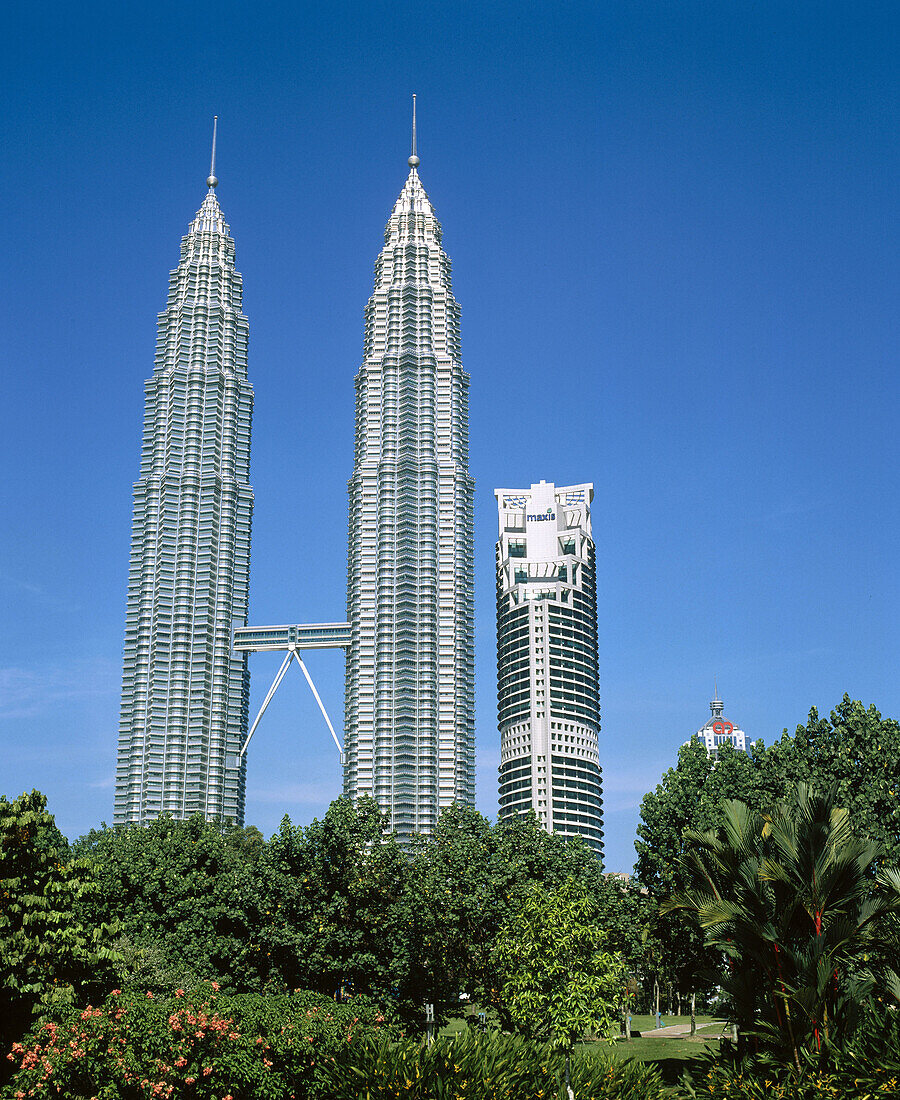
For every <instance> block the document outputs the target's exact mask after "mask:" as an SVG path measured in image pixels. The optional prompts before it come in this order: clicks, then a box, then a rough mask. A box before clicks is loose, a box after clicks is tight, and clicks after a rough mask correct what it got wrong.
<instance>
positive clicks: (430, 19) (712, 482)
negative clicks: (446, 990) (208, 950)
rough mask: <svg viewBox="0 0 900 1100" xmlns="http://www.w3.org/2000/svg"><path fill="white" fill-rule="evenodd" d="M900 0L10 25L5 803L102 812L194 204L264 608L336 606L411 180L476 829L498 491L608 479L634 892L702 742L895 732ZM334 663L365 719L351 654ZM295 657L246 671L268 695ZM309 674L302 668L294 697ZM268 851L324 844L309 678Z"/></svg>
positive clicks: (0, 658)
mask: <svg viewBox="0 0 900 1100" xmlns="http://www.w3.org/2000/svg"><path fill="white" fill-rule="evenodd" d="M898 23H900V18H898V13H897V9H896V6H895V5H894V4H887V3H886V4H875V3H861V4H860V3H855V4H849V3H848V4H837V3H828V2H822V3H818V4H815V5H808V4H799V3H793V4H782V3H767V4H750V3H733V4H731V3H729V4H721V3H712V2H710V3H696V2H691V0H686V2H683V3H678V4H672V3H652V2H645V3H628V2H621V3H610V2H605V0H594V2H592V3H581V2H558V3H541V4H533V3H532V4H529V3H490V2H482V3H456V4H449V3H442V2H440V0H435V2H432V3H429V4H425V3H421V2H420V3H408V2H404V0H400V2H394V3H390V4H386V3H378V2H375V3H367V4H359V3H344V4H316V5H311V4H310V5H307V4H299V5H287V4H283V3H279V2H276V3H271V4H268V5H266V6H264V7H262V8H259V9H255V10H254V9H252V8H251V7H250V6H248V5H236V4H231V3H220V4H218V5H199V4H195V3H192V2H188V3H179V4H174V3H158V4H155V5H153V6H147V5H121V4H100V3H90V2H89V3H87V4H85V5H81V6H78V7H72V6H71V5H61V4H58V3H48V4H43V5H35V6H29V7H25V6H24V5H21V4H20V5H17V6H16V9H15V10H14V11H13V12H12V13H11V14H10V15H8V16H7V19H6V21H5V33H4V42H3V44H2V46H0V51H2V56H0V62H2V64H0V91H2V95H3V103H4V110H3V118H2V123H0V126H2V128H3V131H4V133H3V140H2V142H0V176H2V181H3V187H2V193H3V200H2V202H3V216H2V218H0V257H2V263H3V266H4V272H3V274H4V276H5V277H4V279H3V286H4V292H3V308H2V330H0V337H2V348H3V355H2V362H3V396H4V401H3V409H4V415H3V429H4V430H3V437H2V451H0V461H2V469H3V473H4V476H3V513H2V514H3V518H4V523H3V525H2V535H0V606H2V623H3V630H2V632H0V792H2V793H6V794H7V795H9V796H13V795H16V794H18V793H20V792H21V791H22V790H23V789H26V788H28V789H30V788H31V787H33V786H37V787H38V788H40V789H41V790H43V791H45V792H46V793H47V795H48V796H49V799H50V807H51V809H52V810H53V811H54V812H55V813H56V815H57V820H58V822H59V824H60V827H61V828H62V829H63V831H64V832H65V833H66V834H67V835H69V836H76V835H78V834H80V833H82V832H85V831H86V830H87V829H88V828H90V827H91V826H93V825H96V824H98V823H99V822H100V820H101V819H106V820H109V819H111V816H112V796H113V791H112V777H113V773H114V766H115V739H116V725H117V716H118V691H119V677H120V658H121V648H122V635H123V628H124V608H125V589H126V573H127V561H128V543H129V531H130V520H131V516H130V513H131V485H132V482H133V481H134V479H135V478H136V477H137V472H138V456H139V441H140V431H141V417H142V411H143V382H144V379H145V378H146V377H147V376H148V375H149V374H150V372H151V370H152V363H153V349H154V340H155V323H156V314H157V312H158V311H159V310H161V309H162V308H163V306H164V303H165V293H166V286H167V277H168V272H169V270H170V269H171V268H172V267H174V266H175V264H176V262H177V259H178V246H179V240H180V237H181V235H182V234H183V233H184V232H185V230H186V227H187V224H188V222H189V221H190V219H191V217H192V216H193V214H194V212H195V211H196V209H197V208H198V207H199V205H200V202H201V201H202V198H203V195H204V191H205V188H204V180H205V177H206V174H207V171H208V150H209V138H210V126H211V119H212V115H213V114H218V115H219V158H218V176H219V179H220V181H221V182H220V185H219V189H218V197H219V200H220V202H221V204H222V207H223V209H224V211H225V214H226V216H227V218H228V220H229V222H230V224H231V226H232V232H233V234H234V237H235V239H236V242H237V257H238V267H239V269H240V270H241V271H242V272H243V275H244V286H245V312H246V313H247V315H248V316H249V318H250V326H251V328H250V374H251V378H252V381H253V383H254V386H255V389H256V408H255V416H254V425H253V459H252V482H253V486H254V489H255V493H256V511H255V518H254V531H253V553H252V577H251V607H252V614H251V620H252V621H253V622H256V623H264V622H287V621H303V620H310V621H311V620H327V619H339V618H341V617H342V616H343V612H344V600H345V551H346V522H347V508H346V481H347V478H348V477H349V474H350V470H351V463H352V427H353V377H354V374H355V372H356V370H357V368H358V366H359V362H360V357H361V354H362V334H363V308H364V305H365V302H366V299H367V297H368V295H369V293H370V291H371V287H372V266H373V263H374V260H375V257H376V255H377V253H378V250H379V248H380V245H381V235H382V230H383V227H384V223H385V221H386V220H387V217H388V214H389V212H390V209H391V206H392V204H393V202H394V200H395V198H396V195H397V193H398V192H399V190H400V187H401V186H402V183H403V180H404V178H405V174H406V164H405V161H406V156H407V153H408V148H407V146H408V140H409V139H408V131H409V97H410V94H411V93H412V92H416V93H417V95H418V104H419V138H420V140H419V152H420V156H421V158H422V166H421V176H422V179H423V182H424V184H425V186H426V188H427V189H428V191H429V194H430V196H431V198H432V200H433V202H434V204H435V207H436V209H437V212H438V215H439V217H440V218H441V221H442V223H443V226H444V243H445V246H446V248H447V250H448V253H449V254H450V256H451V258H452V259H453V263H454V279H455V291H456V296H457V298H458V300H459V301H460V303H461V305H462V310H463V359H464V363H465V366H466V368H467V370H468V371H469V373H470V374H471V377H472V404H471V414H472V422H471V464H472V473H473V474H474V476H475V478H476V482H477V495H476V501H477V504H476V586H477V695H478V748H479V802H478V805H479V808H480V809H481V810H483V811H484V812H485V813H487V814H489V815H491V816H494V814H495V811H496V768H497V764H498V758H499V743H498V734H497V732H496V711H495V648H494V607H493V543H494V539H495V535H496V511H495V506H494V500H493V496H492V490H493V489H494V488H495V487H497V486H517V485H528V484H530V483H531V482H532V481H537V480H539V479H540V478H546V479H547V480H554V481H556V482H557V483H558V484H566V483H570V482H581V481H593V482H594V485H595V501H594V512H593V520H594V533H595V539H596V542H597V549H598V582H599V600H600V652H601V658H600V660H601V691H602V706H603V731H602V735H601V762H602V764H603V768H604V773H605V789H606V831H607V853H608V858H607V864H608V866H609V868H610V869H612V870H624V869H628V868H629V867H630V866H631V863H632V862H633V847H632V842H633V836H634V828H635V824H636V821H637V812H638V806H639V803H640V799H641V797H642V795H643V793H644V792H645V791H647V790H649V789H651V788H652V787H653V786H654V785H655V784H656V783H657V782H658V780H659V778H660V775H661V773H662V772H663V770H664V769H665V768H666V767H668V766H669V765H670V764H671V763H672V762H673V760H674V758H675V755H676V752H677V749H678V746H679V745H680V744H681V742H682V741H684V740H685V739H686V738H687V737H688V736H689V735H690V734H691V733H692V732H693V731H694V730H696V729H697V728H698V727H699V726H700V725H701V724H702V723H703V722H704V721H705V719H706V717H707V716H708V713H709V711H708V700H709V699H710V698H711V692H712V688H713V679H714V677H717V678H718V684H719V689H720V693H721V695H722V696H723V698H724V700H725V703H726V707H725V713H726V715H727V716H728V717H729V718H731V719H732V720H733V721H735V722H736V723H738V724H740V725H741V726H742V727H743V728H744V729H745V730H746V731H747V733H748V735H749V736H750V737H752V738H755V737H762V738H763V739H764V740H766V741H771V740H772V739H773V738H775V737H777V736H778V735H779V734H780V732H781V730H782V728H783V727H785V726H788V727H790V728H793V726H794V725H795V724H796V723H797V722H800V721H802V720H804V718H805V715H806V712H807V711H808V709H809V707H810V706H811V705H817V706H818V707H819V708H820V709H822V710H826V711H827V710H828V709H830V708H831V707H832V706H833V705H834V704H835V703H836V702H837V701H838V700H839V699H840V697H841V695H842V694H843V692H844V691H847V692H849V693H850V694H851V695H852V696H853V697H854V698H861V699H863V701H864V702H866V703H870V702H874V703H876V704H877V705H878V706H879V707H880V709H881V710H882V711H883V712H884V713H886V714H889V715H893V716H896V715H898V714H900V683H898V677H897V655H898V621H900V593H898V582H897V568H896V551H895V547H896V544H897V540H898V534H900V531H898V526H900V524H898V510H897V474H896V471H897V467H898V446H897V434H898V433H897V397H898V392H897V391H898V387H897V361H898V354H897V353H898V338H897V327H896V299H897V286H898V278H897V276H898V268H897V255H898V250H897V245H898V241H897V218H896V200H897V182H896V181H897V178H898V159H900V157H898V143H897V138H896V119H897V117H898V107H900V104H898V98H900V96H898V78H897V66H896V53H895V45H896V41H897V32H898V29H900V28H898ZM309 665H310V669H311V671H312V674H313V676H314V678H316V680H317V683H318V684H319V687H320V690H321V692H322V694H323V697H324V698H325V700H326V703H327V705H328V706H329V709H330V710H331V711H332V713H333V715H334V716H335V717H339V716H340V711H341V702H342V694H343V685H342V675H343V663H342V658H341V656H340V654H339V653H321V654H314V655H312V656H311V657H310V661H309ZM276 668H277V659H276V658H275V657H274V656H271V655H269V656H259V657H255V658H253V659H252V662H251V669H252V674H253V701H254V703H256V702H258V700H259V699H260V698H261V696H262V695H263V694H264V693H265V690H266V688H267V686H268V682H269V681H270V680H271V677H272V676H273V675H274V673H275V670H276ZM295 673H296V670H295ZM295 673H292V675H291V676H290V677H289V678H288V679H287V680H286V681H285V684H284V686H283V687H282V689H281V691H280V693H279V695H278V696H277V697H276V700H275V702H274V703H273V705H272V707H271V708H270V711H269V713H268V714H267V716H266V719H265V721H264V724H263V725H262V726H261V727H260V731H259V734H258V735H257V738H256V739H255V741H254V746H253V749H252V754H251V759H250V764H249V771H248V805H247V820H248V823H254V824H257V825H259V826H260V827H261V828H262V829H263V830H264V832H266V833H269V832H271V831H273V830H274V829H275V828H276V827H277V823H278V821H279V820H280V818H281V817H282V815H283V814H284V813H289V814H290V815H291V817H292V819H293V820H294V821H296V822H307V821H309V820H310V819H311V818H312V817H313V816H315V815H321V813H322V812H323V810H324V808H325V807H326V806H327V803H328V802H329V800H330V799H331V798H332V797H335V796H336V795H337V794H338V793H339V788H340V778H339V768H338V761H337V754H336V752H335V749H334V746H333V744H332V742H331V739H330V737H329V735H328V732H327V730H326V729H325V727H324V724H323V723H322V721H321V718H320V717H319V715H318V711H317V710H316V708H315V704H314V702H313V701H312V700H311V698H310V697H309V693H308V691H307V690H306V687H305V684H304V683H303V682H302V678H301V677H300V676H299V675H298V674H295Z"/></svg>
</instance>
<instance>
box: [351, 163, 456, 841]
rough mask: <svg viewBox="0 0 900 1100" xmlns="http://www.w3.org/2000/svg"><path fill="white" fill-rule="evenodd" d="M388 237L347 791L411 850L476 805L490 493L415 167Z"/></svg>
mask: <svg viewBox="0 0 900 1100" xmlns="http://www.w3.org/2000/svg"><path fill="white" fill-rule="evenodd" d="M413 161H414V162H415V163H416V164H417V163H418V161H417V159H416V158H412V160H411V163H413ZM384 240H385V243H384V249H383V250H382V252H381V254H380V256H379V257H378V260H377V262H376V264H375V289H374V293H373V294H372V297H371V298H370V299H369V303H368V306H367V308H366V330H365V352H364V356H365V357H364V361H363V364H362V366H361V368H360V370H359V373H358V375H357V377H356V442H355V460H354V468H353V476H352V477H351V479H350V483H349V496H350V537H349V562H348V587H347V617H348V620H349V622H350V625H351V631H352V639H351V644H350V646H349V648H348V651H347V674H346V694H345V744H344V748H345V769H344V793H345V794H347V795H349V796H350V797H352V798H357V797H359V796H360V795H362V794H366V793H368V794H372V795H374V797H375V798H376V800H377V801H378V803H379V805H380V806H381V807H382V809H384V810H385V811H387V812H389V814H390V819H391V826H392V827H393V828H394V829H395V830H396V831H397V832H398V833H399V834H400V836H401V837H403V836H409V835H410V834H412V833H415V832H423V833H427V832H429V831H430V830H431V828H432V827H433V826H434V824H435V822H436V821H437V817H438V814H439V813H440V810H441V809H442V808H443V807H444V806H447V805H450V804H451V803H452V802H454V801H457V802H462V803H466V804H468V805H472V804H474V799H475V724H474V643H473V578H472V571H473V542H472V528H473V494H474V483H473V480H472V478H471V477H470V476H469V469H468V465H469V408H468V392H469V379H468V375H467V374H466V373H465V371H464V370H463V368H462V364H461V362H460V332H459V306H458V305H457V303H456V301H455V299H454V297H453V291H452V286H451V279H450V260H449V259H448V258H447V256H446V254H445V253H444V251H443V249H442V248H441V227H440V224H439V223H438V220H437V218H436V216H435V212H434V209H433V208H432V205H431V203H430V201H429V199H428V196H427V195H426V193H425V190H424V189H423V187H422V184H421V182H420V180H419V175H418V172H417V170H416V168H415V167H413V168H412V169H411V171H410V173H409V177H408V178H407V180H406V184H405V186H404V187H403V190H402V192H401V194H400V197H399V199H398V200H397V203H396V205H395V206H394V210H393V212H392V214H391V217H390V220H389V221H388V224H387V228H386V230H385V238H384Z"/></svg>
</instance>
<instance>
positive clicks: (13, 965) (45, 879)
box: [0, 791, 117, 1046]
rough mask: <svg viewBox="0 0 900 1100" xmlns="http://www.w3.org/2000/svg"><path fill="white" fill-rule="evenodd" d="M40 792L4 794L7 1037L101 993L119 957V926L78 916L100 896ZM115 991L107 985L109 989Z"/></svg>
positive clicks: (0, 992)
mask: <svg viewBox="0 0 900 1100" xmlns="http://www.w3.org/2000/svg"><path fill="white" fill-rule="evenodd" d="M46 807H47V800H46V798H45V797H44V795H42V794H40V793H39V792H38V791H32V792H31V794H23V795H22V796H21V797H20V798H17V799H15V800H14V801H13V802H8V801H7V800H6V799H5V798H2V797H0V1042H2V1045H3V1046H5V1045H6V1044H7V1043H8V1042H10V1041H11V1040H12V1039H13V1038H16V1037H18V1036H19V1035H21V1034H22V1033H23V1031H24V1030H26V1028H27V1027H28V1026H30V1023H31V1019H32V1017H33V1016H38V1015H40V1014H42V1013H44V1012H47V1011H50V1010H52V1009H54V1008H55V1007H57V1006H59V1005H66V1004H71V1003H73V1002H74V1001H75V1000H76V999H77V998H78V997H79V996H80V995H81V994H82V991H85V990H87V991H90V990H93V991H95V992H96V991H99V990H101V989H103V986H104V982H105V980H106V979H107V977H108V976H109V974H110V971H111V967H112V965H113V964H114V963H115V962H116V960H117V955H116V952H115V951H114V950H113V948H112V947H111V940H112V937H113V935H114V933H115V929H114V928H113V927H111V926H110V925H108V924H106V923H104V922H102V921H84V922H82V920H80V919H79V916H78V910H79V908H80V907H82V906H85V905H89V904H91V903H92V901H93V900H94V898H95V897H96V893H97V887H96V883H95V882H94V880H93V878H92V876H91V873H90V868H89V867H88V865H87V864H85V863H84V862H83V861H80V860H70V858H69V853H68V848H67V845H66V842H65V839H64V838H63V836H62V834H61V833H60V832H59V830H58V829H57V828H56V825H55V823H54V820H53V817H52V816H51V815H50V814H49V813H47V809H46ZM107 988H108V986H107Z"/></svg>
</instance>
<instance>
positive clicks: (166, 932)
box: [75, 814, 261, 993]
mask: <svg viewBox="0 0 900 1100" xmlns="http://www.w3.org/2000/svg"><path fill="white" fill-rule="evenodd" d="M253 832H255V830H254V831H253ZM75 847H76V850H77V851H79V852H81V853H83V854H84V857H85V859H86V860H88V861H89V862H90V864H91V866H92V869H93V874H94V877H95V879H96V882H97V887H98V889H97V891H96V893H95V895H94V896H93V897H91V898H90V900H89V901H86V903H85V904H84V905H83V906H82V907H81V909H80V915H81V918H82V919H83V920H84V921H85V922H87V921H89V920H91V919H94V920H96V919H98V918H99V919H101V920H106V921H116V922H117V923H118V925H119V927H120V929H121V931H122V936H123V939H122V942H121V944H120V950H121V954H122V955H123V958H124V960H125V962H124V965H123V967H122V968H121V969H120V975H119V983H120V984H121V985H122V986H124V987H126V988H129V987H134V988H139V989H142V990H146V989H150V990H151V991H152V992H154V993H171V992H172V990H174V989H175V988H178V987H182V988H186V989H188V988H192V987H194V986H196V985H197V984H198V983H199V982H201V981H203V980H204V979H205V980H216V981H218V982H220V983H221V984H222V985H223V987H225V988H230V989H234V990H236V991H252V990H258V989H260V988H261V976H260V970H259V965H258V964H259V960H258V958H257V952H256V950H254V947H253V944H254V936H253V931H254V929H253V927H252V915H253V902H254V900H255V897H254V889H253V866H254V864H255V861H256V859H258V855H259V845H258V843H257V842H256V838H255V837H254V836H253V834H252V832H250V831H245V830H239V829H233V828H227V829H225V830H223V829H221V828H219V827H218V826H217V825H215V824H213V823H210V822H207V821H205V820H204V819H203V818H202V817H201V816H200V815H199V814H197V815H195V816H194V817H192V818H190V819H188V820H187V821H174V820H172V819H171V818H168V817H161V818H159V819H157V820H156V821H153V822H152V823H151V824H149V825H147V826H139V825H131V826H119V827H116V828H114V829H104V830H102V831H95V832H92V833H90V834H89V835H88V836H87V837H85V838H83V839H82V840H81V841H79V842H78V843H77V844H76V846H75Z"/></svg>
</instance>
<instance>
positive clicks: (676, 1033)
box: [641, 1020, 725, 1039]
mask: <svg viewBox="0 0 900 1100" xmlns="http://www.w3.org/2000/svg"><path fill="white" fill-rule="evenodd" d="M724 1026H725V1021H724V1020H713V1022H712V1023H711V1024H697V1034H698V1035H699V1034H700V1032H701V1031H709V1030H710V1029H711V1028H718V1029H719V1030H720V1031H721V1029H722V1028H723V1027H724ZM690 1034H691V1021H690V1020H688V1022H687V1023H686V1024H669V1025H668V1027H654V1028H652V1029H651V1030H650V1031H645V1030H644V1029H643V1028H642V1029H641V1038H642V1039H683V1038H684V1037H685V1036H686V1035H688V1036H689V1035H690Z"/></svg>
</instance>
